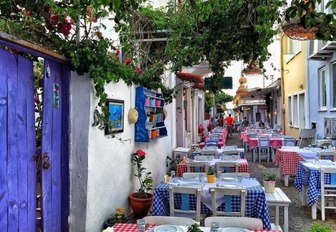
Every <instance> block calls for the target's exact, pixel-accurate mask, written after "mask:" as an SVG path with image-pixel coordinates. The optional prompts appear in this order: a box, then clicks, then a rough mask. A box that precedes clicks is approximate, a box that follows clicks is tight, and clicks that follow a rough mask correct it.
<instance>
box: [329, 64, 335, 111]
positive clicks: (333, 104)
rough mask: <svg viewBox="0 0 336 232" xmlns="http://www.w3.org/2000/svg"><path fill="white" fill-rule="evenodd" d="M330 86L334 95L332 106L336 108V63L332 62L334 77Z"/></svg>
mask: <svg viewBox="0 0 336 232" xmlns="http://www.w3.org/2000/svg"><path fill="white" fill-rule="evenodd" d="M330 86H331V96H332V107H333V108H336V63H333V64H332V79H331V85H330Z"/></svg>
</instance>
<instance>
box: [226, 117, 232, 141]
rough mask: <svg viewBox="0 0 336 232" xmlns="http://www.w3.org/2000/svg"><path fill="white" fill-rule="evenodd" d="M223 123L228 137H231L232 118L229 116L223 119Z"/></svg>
mask: <svg viewBox="0 0 336 232" xmlns="http://www.w3.org/2000/svg"><path fill="white" fill-rule="evenodd" d="M225 123H226V126H227V129H228V135H231V136H232V127H233V118H232V117H231V114H229V116H228V117H226V118H225Z"/></svg>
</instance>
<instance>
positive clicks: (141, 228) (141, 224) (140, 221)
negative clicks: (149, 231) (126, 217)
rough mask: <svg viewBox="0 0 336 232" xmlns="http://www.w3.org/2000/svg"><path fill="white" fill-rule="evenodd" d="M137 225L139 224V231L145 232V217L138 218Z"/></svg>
mask: <svg viewBox="0 0 336 232" xmlns="http://www.w3.org/2000/svg"><path fill="white" fill-rule="evenodd" d="M137 225H138V232H145V227H146V224H145V219H138V220H137Z"/></svg>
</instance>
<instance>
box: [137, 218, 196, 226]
mask: <svg viewBox="0 0 336 232" xmlns="http://www.w3.org/2000/svg"><path fill="white" fill-rule="evenodd" d="M143 219H145V223H146V224H155V225H176V226H190V225H193V224H195V223H198V224H199V222H197V221H195V220H193V219H192V218H188V217H171V216H146V217H144V218H143Z"/></svg>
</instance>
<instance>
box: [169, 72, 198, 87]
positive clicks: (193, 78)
mask: <svg viewBox="0 0 336 232" xmlns="http://www.w3.org/2000/svg"><path fill="white" fill-rule="evenodd" d="M175 74H176V76H177V77H178V78H180V79H181V80H183V81H189V82H193V83H195V84H202V85H203V86H204V80H203V78H202V76H201V75H197V74H194V73H187V72H176V73H175Z"/></svg>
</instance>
